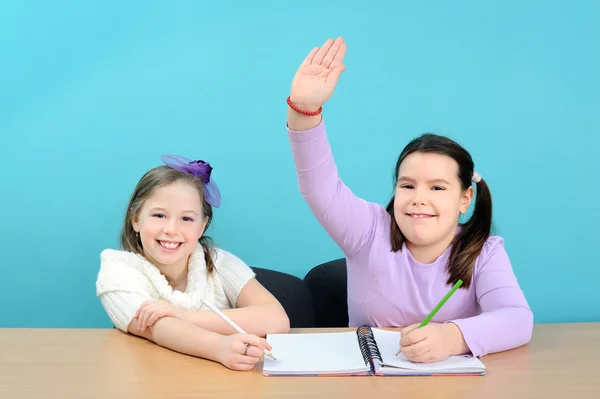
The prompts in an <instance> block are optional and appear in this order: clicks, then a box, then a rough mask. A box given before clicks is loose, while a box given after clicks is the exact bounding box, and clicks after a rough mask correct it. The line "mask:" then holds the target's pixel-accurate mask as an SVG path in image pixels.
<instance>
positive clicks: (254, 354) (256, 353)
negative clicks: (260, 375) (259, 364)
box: [244, 346, 264, 361]
mask: <svg viewBox="0 0 600 399" xmlns="http://www.w3.org/2000/svg"><path fill="white" fill-rule="evenodd" d="M244 350H245V349H244ZM263 355H264V352H263V350H262V348H258V347H256V346H249V347H248V352H246V354H245V355H244V357H251V358H253V359H256V361H258V359H260V358H261V357H263Z"/></svg>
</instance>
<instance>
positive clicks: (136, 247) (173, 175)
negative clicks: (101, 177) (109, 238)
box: [121, 165, 215, 273]
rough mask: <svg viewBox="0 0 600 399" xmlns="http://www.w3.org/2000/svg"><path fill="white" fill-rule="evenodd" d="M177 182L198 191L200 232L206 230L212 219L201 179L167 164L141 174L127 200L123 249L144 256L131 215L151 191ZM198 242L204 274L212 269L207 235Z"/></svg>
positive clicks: (122, 231)
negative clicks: (203, 221)
mask: <svg viewBox="0 0 600 399" xmlns="http://www.w3.org/2000/svg"><path fill="white" fill-rule="evenodd" d="M178 181H182V182H185V183H188V184H190V185H192V186H193V187H195V188H196V190H198V194H199V195H200V198H201V200H202V213H203V214H204V217H207V218H208V222H207V223H206V227H205V228H204V231H206V229H208V226H210V222H211V221H212V215H213V212H212V206H210V204H209V203H208V202H206V200H205V199H204V186H203V185H202V180H200V178H199V177H197V176H194V175H192V174H189V173H184V172H180V171H178V170H176V169H173V168H170V167H168V166H164V165H163V166H158V167H156V168H154V169H151V170H149V171H148V172H146V174H145V175H144V176H142V178H141V179H140V181H139V182H138V184H137V186H136V187H135V190H134V191H133V195H132V196H131V199H130V200H129V206H128V207H127V212H126V215H125V222H124V224H123V228H122V230H121V248H122V249H123V250H125V251H129V252H134V253H137V254H140V255H142V256H144V249H143V248H142V242H141V240H140V237H139V235H138V234H137V233H136V231H135V230H134V229H133V225H132V222H133V218H134V217H136V216H137V215H138V214H139V212H140V209H141V208H142V206H143V205H144V202H145V201H146V200H147V199H148V198H149V197H150V196H151V195H152V194H153V193H154V191H156V189H158V188H160V187H164V186H168V185H170V184H173V183H175V182H178ZM203 233H204V232H203ZM198 242H199V243H200V244H201V245H202V249H203V250H204V259H205V261H206V268H207V270H208V273H211V272H212V271H213V270H214V268H215V264H214V263H213V260H212V256H211V250H212V249H213V246H212V244H213V242H212V240H211V238H210V237H208V236H205V235H202V236H201V237H200V239H198Z"/></svg>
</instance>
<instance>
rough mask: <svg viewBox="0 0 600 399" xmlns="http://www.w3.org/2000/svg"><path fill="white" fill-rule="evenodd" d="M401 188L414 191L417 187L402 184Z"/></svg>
mask: <svg viewBox="0 0 600 399" xmlns="http://www.w3.org/2000/svg"><path fill="white" fill-rule="evenodd" d="M400 188H406V189H409V190H411V189H413V188H415V187H414V186H413V185H412V184H401V185H400Z"/></svg>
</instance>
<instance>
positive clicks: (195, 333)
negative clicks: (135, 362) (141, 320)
mask: <svg viewBox="0 0 600 399" xmlns="http://www.w3.org/2000/svg"><path fill="white" fill-rule="evenodd" d="M128 331H129V332H130V333H132V334H134V335H138V336H140V337H144V338H146V339H148V340H150V341H153V342H155V343H156V344H158V345H160V346H163V347H165V348H169V349H171V350H174V351H176V352H180V353H185V354H187V355H191V356H196V357H200V358H204V359H209V360H213V361H219V360H218V359H217V350H218V347H219V345H218V343H219V340H220V339H221V338H222V337H223V336H222V335H221V334H218V333H216V332H213V331H209V330H206V329H203V328H200V327H198V326H195V325H193V324H191V323H189V322H188V321H185V320H181V319H177V318H175V317H162V318H160V319H159V320H157V321H156V323H154V325H153V326H151V327H150V328H148V329H146V330H144V331H140V330H138V329H137V320H136V319H134V320H132V321H131V323H130V324H129V328H128Z"/></svg>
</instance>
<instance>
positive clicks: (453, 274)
mask: <svg viewBox="0 0 600 399" xmlns="http://www.w3.org/2000/svg"><path fill="white" fill-rule="evenodd" d="M476 186H477V193H476V197H475V209H474V210H473V215H472V216H471V218H470V219H469V221H468V222H466V223H465V224H464V225H463V226H462V229H461V230H460V232H459V233H458V234H457V235H456V238H455V241H454V243H453V245H452V250H451V251H450V257H449V259H448V274H449V276H448V281H447V283H448V284H450V285H453V284H454V283H456V281H458V280H459V279H460V280H462V281H463V287H464V288H468V287H469V285H470V284H471V279H472V277H473V271H474V270H475V261H476V260H477V257H478V256H479V254H480V253H481V250H482V249H483V245H484V244H485V242H486V241H487V239H488V237H489V236H490V233H491V230H492V194H491V192H490V188H489V187H488V185H487V183H486V182H485V180H483V179H480V180H479V182H477V183H476Z"/></svg>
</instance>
